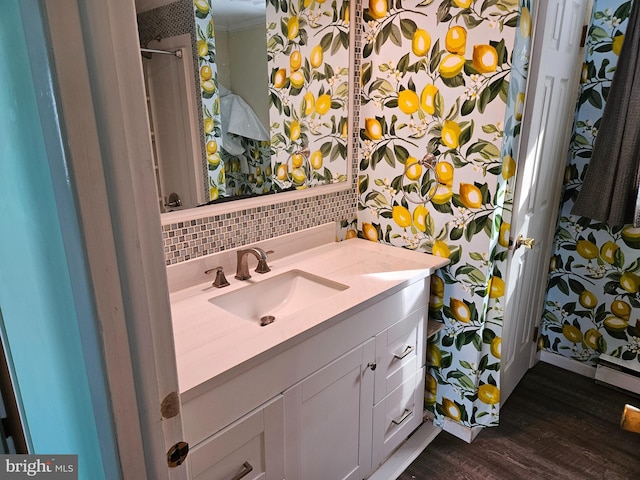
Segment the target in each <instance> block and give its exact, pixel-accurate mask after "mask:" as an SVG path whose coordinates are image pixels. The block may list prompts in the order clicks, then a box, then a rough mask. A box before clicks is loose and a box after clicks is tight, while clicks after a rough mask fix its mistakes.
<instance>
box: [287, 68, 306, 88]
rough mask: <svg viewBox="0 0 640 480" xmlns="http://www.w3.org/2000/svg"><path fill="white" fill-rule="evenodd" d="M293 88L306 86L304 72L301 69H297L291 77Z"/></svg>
mask: <svg viewBox="0 0 640 480" xmlns="http://www.w3.org/2000/svg"><path fill="white" fill-rule="evenodd" d="M289 81H290V82H291V86H292V87H293V88H302V87H303V86H304V74H303V73H302V72H301V71H300V70H296V71H295V72H293V73H292V74H291V76H290V77H289Z"/></svg>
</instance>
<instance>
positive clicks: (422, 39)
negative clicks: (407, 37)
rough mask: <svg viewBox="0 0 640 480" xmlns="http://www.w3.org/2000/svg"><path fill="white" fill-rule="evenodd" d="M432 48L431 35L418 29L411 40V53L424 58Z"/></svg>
mask: <svg viewBox="0 0 640 480" xmlns="http://www.w3.org/2000/svg"><path fill="white" fill-rule="evenodd" d="M429 48H431V35H429V32H427V31H426V30H423V29H421V28H416V31H415V32H413V37H412V39H411V51H413V54H414V55H416V56H418V57H424V56H425V55H426V54H427V53H429Z"/></svg>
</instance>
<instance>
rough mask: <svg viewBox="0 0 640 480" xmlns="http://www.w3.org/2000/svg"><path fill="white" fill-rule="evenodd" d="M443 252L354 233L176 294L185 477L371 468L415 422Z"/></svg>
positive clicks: (324, 475)
mask: <svg viewBox="0 0 640 480" xmlns="http://www.w3.org/2000/svg"><path fill="white" fill-rule="evenodd" d="M263 243H264V242H263ZM267 247H268V246H267ZM284 248H286V245H285V247H284ZM277 249H278V247H277V246H276V247H275V248H274V250H276V252H277V251H278V250H277ZM212 257H215V256H212ZM234 259H235V256H234V252H225V253H224V254H220V256H218V257H216V258H208V257H204V258H202V259H198V260H197V261H195V262H192V263H193V265H192V266H191V268H197V269H198V271H204V270H206V269H210V268H214V267H217V266H218V265H219V264H227V265H229V264H230V263H233V260H234ZM251 262H252V263H251ZM447 263H448V260H447V259H442V258H439V257H434V256H431V255H425V254H422V253H417V252H413V251H409V250H405V249H400V248H393V247H389V246H385V245H382V244H379V243H374V242H369V241H366V240H361V239H352V240H347V241H344V242H331V243H326V244H323V245H320V246H316V247H314V248H311V249H308V250H303V251H300V252H299V253H296V254H293V255H288V256H283V255H282V254H280V255H275V254H274V255H273V260H271V259H270V260H269V266H270V268H271V271H270V272H268V273H265V274H256V273H253V269H254V268H255V264H256V261H255V260H253V259H252V260H250V267H251V268H250V271H251V274H252V277H251V278H250V279H248V280H244V281H240V280H236V279H234V278H233V269H231V270H230V269H229V267H225V272H226V274H227V278H228V279H229V283H230V285H229V286H227V287H224V288H213V287H212V286H211V282H212V280H213V278H211V279H210V280H209V281H208V282H207V283H200V284H198V285H194V286H190V287H186V288H181V289H179V290H176V291H173V292H172V294H171V303H172V315H173V322H174V336H175V347H176V355H177V366H178V379H179V382H180V394H181V401H182V417H183V426H184V434H185V441H187V442H188V443H189V445H190V453H189V456H188V457H187V460H186V461H187V464H188V469H189V475H190V478H192V479H226V480H229V479H240V478H244V479H266V480H269V479H277V480H282V479H288V480H302V479H305V480H308V479H318V480H328V479H331V480H333V479H335V480H338V479H362V478H366V477H368V476H369V475H371V474H372V473H373V472H374V471H375V470H376V469H377V468H378V467H379V466H380V465H381V464H382V463H383V462H384V461H385V460H386V459H387V458H388V457H389V455H390V454H391V453H392V452H393V451H394V450H395V449H396V448H397V447H398V446H399V445H400V444H402V443H403V442H404V441H405V439H406V438H407V436H408V435H409V434H410V433H411V432H412V431H414V430H415V429H416V428H417V427H418V426H420V424H421V423H422V422H423V403H424V369H425V357H426V355H425V351H426V336H427V315H428V299H429V276H430V275H431V274H432V273H433V272H434V271H435V270H436V269H437V268H439V267H441V266H443V265H446V264H447ZM170 277H171V274H170ZM199 278H200V279H202V277H199ZM223 297H224V298H223ZM274 297H275V298H277V299H279V300H282V301H280V302H277V301H276V302H274ZM261 309H263V310H261ZM263 314H264V315H266V314H270V315H271V316H273V317H275V318H274V320H273V323H270V324H268V325H266V326H260V318H259V317H261V316H264V315H263Z"/></svg>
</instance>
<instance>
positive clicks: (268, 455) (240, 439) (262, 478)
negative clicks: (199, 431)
mask: <svg viewBox="0 0 640 480" xmlns="http://www.w3.org/2000/svg"><path fill="white" fill-rule="evenodd" d="M283 443H284V430H283V399H282V396H279V397H277V398H276V399H274V400H272V401H271V402H269V403H268V404H266V405H264V406H263V407H260V408H258V409H257V410H255V411H253V412H251V413H249V414H247V415H246V416H244V417H243V418H241V419H240V420H238V421H237V422H234V423H232V424H231V425H230V426H228V427H227V428H225V429H223V430H221V431H220V432H219V433H217V434H215V435H213V436H212V437H211V438H209V439H207V440H205V441H203V442H202V443H200V444H199V445H197V446H196V447H195V448H193V449H192V451H191V452H190V453H189V456H188V457H187V464H188V466H189V478H191V479H193V480H231V479H236V480H240V479H242V480H282V479H283V478H284V451H283V448H282V447H283Z"/></svg>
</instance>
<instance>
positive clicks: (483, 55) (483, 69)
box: [471, 45, 498, 73]
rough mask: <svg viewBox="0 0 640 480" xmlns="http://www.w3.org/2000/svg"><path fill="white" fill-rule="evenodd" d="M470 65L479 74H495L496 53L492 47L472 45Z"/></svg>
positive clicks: (496, 64)
mask: <svg viewBox="0 0 640 480" xmlns="http://www.w3.org/2000/svg"><path fill="white" fill-rule="evenodd" d="M471 63H472V64H473V68H475V69H476V70H477V71H478V72H479V73H491V72H495V71H496V68H497V67H498V52H497V51H496V49H495V47H493V45H474V46H473V56H472V59H471Z"/></svg>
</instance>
